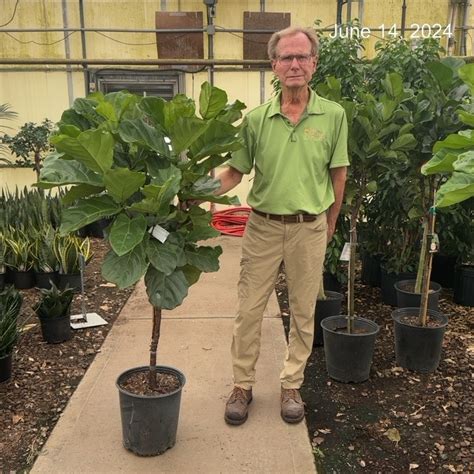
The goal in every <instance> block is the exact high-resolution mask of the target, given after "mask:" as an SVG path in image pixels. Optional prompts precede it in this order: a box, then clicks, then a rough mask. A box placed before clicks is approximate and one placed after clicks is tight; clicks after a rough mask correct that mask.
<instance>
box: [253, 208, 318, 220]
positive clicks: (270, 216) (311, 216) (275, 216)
mask: <svg viewBox="0 0 474 474" xmlns="http://www.w3.org/2000/svg"><path fill="white" fill-rule="evenodd" d="M252 211H253V212H255V214H257V215H258V216H262V217H265V218H266V219H270V220H272V221H278V222H281V223H282V224H296V223H298V222H313V221H315V220H316V219H317V217H318V216H317V215H316V214H268V213H266V212H261V211H257V209H252Z"/></svg>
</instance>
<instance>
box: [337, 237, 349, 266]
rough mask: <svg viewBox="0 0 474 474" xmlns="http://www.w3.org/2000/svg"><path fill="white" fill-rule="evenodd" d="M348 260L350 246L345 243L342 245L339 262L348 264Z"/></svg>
mask: <svg viewBox="0 0 474 474" xmlns="http://www.w3.org/2000/svg"><path fill="white" fill-rule="evenodd" d="M350 258H351V244H350V243H349V242H346V243H345V244H344V248H343V249H342V252H341V256H340V257H339V260H341V261H342V262H348V261H349V260H350Z"/></svg>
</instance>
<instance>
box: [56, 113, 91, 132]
mask: <svg viewBox="0 0 474 474" xmlns="http://www.w3.org/2000/svg"><path fill="white" fill-rule="evenodd" d="M58 125H59V127H60V128H61V126H62V125H73V126H75V127H77V128H78V129H79V130H81V131H84V130H87V129H89V128H90V127H91V122H89V120H87V119H86V118H85V117H83V116H82V115H81V114H79V113H77V112H76V111H75V110H74V109H67V110H65V111H64V112H63V113H62V115H61V120H60V121H59V124H58ZM66 135H68V134H67V133H66Z"/></svg>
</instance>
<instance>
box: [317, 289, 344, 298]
mask: <svg viewBox="0 0 474 474" xmlns="http://www.w3.org/2000/svg"><path fill="white" fill-rule="evenodd" d="M324 294H325V295H326V299H325V300H320V299H319V298H318V299H317V301H327V300H334V301H337V300H342V298H344V295H343V294H342V293H339V292H338V291H329V290H324Z"/></svg>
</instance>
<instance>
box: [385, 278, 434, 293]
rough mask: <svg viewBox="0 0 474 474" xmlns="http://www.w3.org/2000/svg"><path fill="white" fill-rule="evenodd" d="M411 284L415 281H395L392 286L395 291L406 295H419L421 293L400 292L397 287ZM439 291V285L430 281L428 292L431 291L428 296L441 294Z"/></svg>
mask: <svg viewBox="0 0 474 474" xmlns="http://www.w3.org/2000/svg"><path fill="white" fill-rule="evenodd" d="M411 282H416V280H412V279H410V280H400V281H397V282H396V283H395V284H394V285H393V286H394V287H395V289H396V290H397V291H399V292H400V293H403V294H406V295H421V293H415V292H414V291H406V290H402V289H401V288H400V287H399V285H401V284H406V283H411ZM441 289H442V286H441V285H440V284H439V283H436V282H435V281H430V290H433V291H432V292H431V293H429V294H430V295H433V294H435V293H439V292H441Z"/></svg>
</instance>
